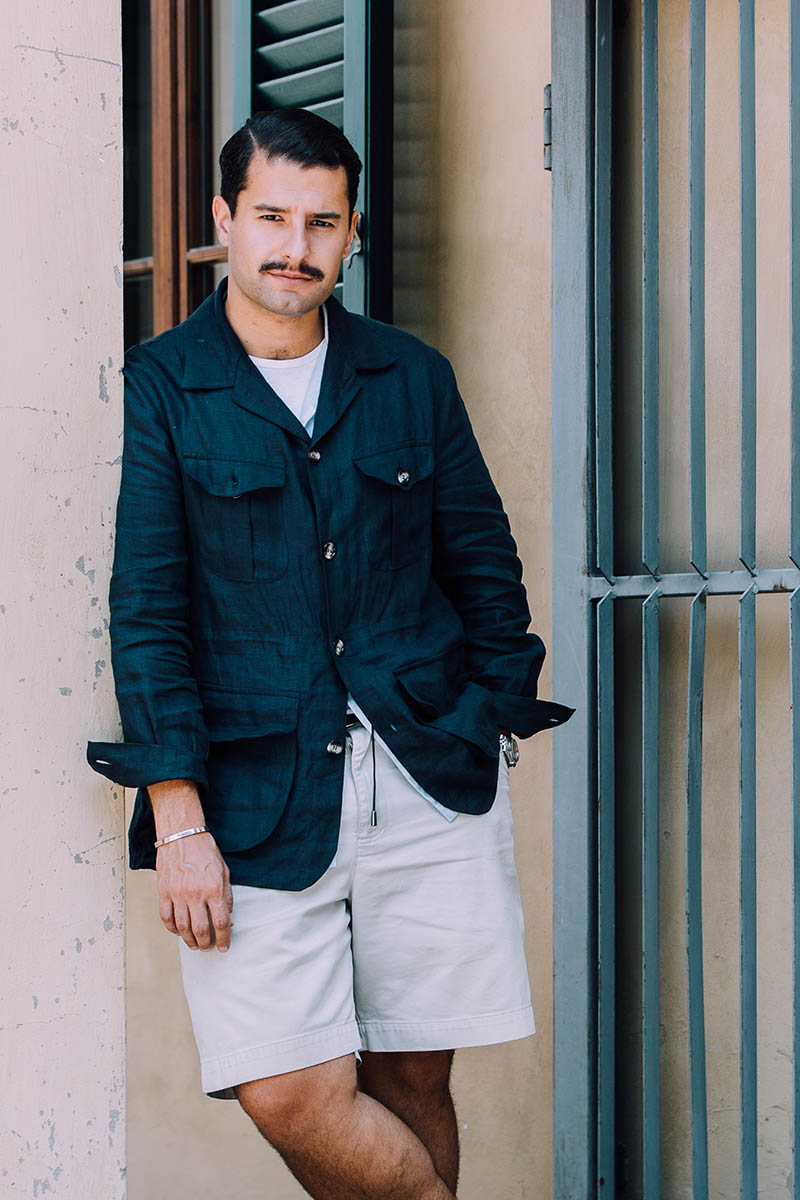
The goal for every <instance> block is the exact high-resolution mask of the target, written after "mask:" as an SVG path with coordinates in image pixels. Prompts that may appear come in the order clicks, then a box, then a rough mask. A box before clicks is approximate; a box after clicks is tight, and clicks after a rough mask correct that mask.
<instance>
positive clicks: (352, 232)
mask: <svg viewBox="0 0 800 1200" xmlns="http://www.w3.org/2000/svg"><path fill="white" fill-rule="evenodd" d="M360 220H361V213H360V212H358V211H357V210H355V211H354V212H353V216H352V218H351V221H350V229H349V230H348V233H347V241H346V242H345V244H344V250H343V251H342V261H344V260H345V259H346V258H348V257H349V255H350V251H351V249H352V245H353V238H356V246H358V245H359V241H358V232H357V230H358V222H359V221H360Z"/></svg>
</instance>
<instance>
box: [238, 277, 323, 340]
mask: <svg viewBox="0 0 800 1200" xmlns="http://www.w3.org/2000/svg"><path fill="white" fill-rule="evenodd" d="M225 315H226V316H227V318H228V321H229V322H230V325H231V328H232V329H233V332H234V333H235V334H236V336H237V337H238V339H239V341H240V342H241V343H242V345H243V346H244V348H245V350H246V351H247V353H248V354H252V355H253V356H254V357H255V358H301V357H302V356H303V355H304V354H310V353H311V351H312V350H313V349H314V347H315V346H318V345H319V343H320V342H321V341H322V337H323V333H324V330H325V326H324V321H323V316H322V309H321V308H313V309H312V310H311V311H310V312H307V313H303V314H302V315H300V316H297V317H283V316H281V315H280V314H279V313H271V312H267V310H266V309H264V308H262V307H261V305H260V304H255V303H254V302H253V301H252V300H250V299H249V297H248V296H245V295H244V294H243V293H242V292H240V291H239V289H238V288H236V287H235V286H234V287H232V286H231V281H230V278H229V280H228V296H227V299H226V301H225Z"/></svg>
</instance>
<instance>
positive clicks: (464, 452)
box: [433, 359, 572, 737]
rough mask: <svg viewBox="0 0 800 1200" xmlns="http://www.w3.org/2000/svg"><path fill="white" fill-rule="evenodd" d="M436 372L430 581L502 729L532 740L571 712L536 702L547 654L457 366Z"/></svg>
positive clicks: (471, 676)
mask: <svg viewBox="0 0 800 1200" xmlns="http://www.w3.org/2000/svg"><path fill="white" fill-rule="evenodd" d="M439 367H440V372H441V373H440V376H439V382H438V392H437V420H436V442H437V444H436V475H435V481H434V487H435V493H434V514H433V521H434V525H433V575H434V578H435V580H436V582H437V583H438V585H439V587H440V588H441V590H442V591H443V592H444V593H445V595H446V596H447V597H448V599H449V600H450V602H451V603H452V604H453V606H454V607H455V609H456V610H457V611H458V613H459V615H460V617H461V620H462V623H463V625H464V631H465V635H466V663H467V672H468V676H469V680H470V683H471V684H472V685H475V686H478V687H481V688H483V689H485V690H486V691H488V692H489V693H490V694H491V696H492V701H493V706H494V710H495V715H496V719H497V724H498V727H499V728H501V729H503V730H504V731H508V730H513V731H514V732H515V733H516V734H517V735H518V736H520V737H529V736H530V735H531V734H533V733H536V732H537V731H538V730H540V729H545V728H550V727H552V726H554V725H559V724H561V723H562V722H563V721H565V720H567V719H568V717H569V716H570V715H571V713H572V710H571V709H569V708H565V707H564V706H563V705H560V704H554V703H552V702H550V701H544V700H539V699H537V694H536V689H537V680H538V677H539V672H540V671H541V667H542V662H543V661H544V655H545V649H544V644H543V642H542V640H541V638H540V637H539V636H538V635H537V634H535V633H529V632H528V631H527V630H528V625H529V623H530V612H529V610H528V604H527V599H526V596H525V589H524V587H523V585H522V565H521V563H520V561H519V558H518V556H517V547H516V544H515V542H514V539H513V537H512V536H511V530H510V527H509V523H508V518H507V516H506V514H505V512H504V510H503V506H502V502H501V500H500V497H499V496H498V494H497V490H496V488H495V486H494V484H493V483H492V480H491V477H490V475H489V471H488V469H487V467H486V463H485V462H484V460H483V456H482V455H481V452H480V449H479V447H478V443H477V441H476V440H475V435H474V433H473V431H472V426H471V424H470V420H469V417H468V415H467V411H466V409H465V407H464V402H463V400H462V399H461V396H460V395H459V393H458V388H457V386H456V381H455V377H454V375H453V371H452V368H451V367H450V365H449V363H447V362H446V361H445V360H444V359H441V360H440V362H439ZM468 686H469V685H468Z"/></svg>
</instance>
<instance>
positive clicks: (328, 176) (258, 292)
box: [213, 151, 358, 317]
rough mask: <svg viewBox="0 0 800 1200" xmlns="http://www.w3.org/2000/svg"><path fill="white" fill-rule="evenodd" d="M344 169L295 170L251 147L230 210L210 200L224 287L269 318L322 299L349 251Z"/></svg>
mask: <svg viewBox="0 0 800 1200" xmlns="http://www.w3.org/2000/svg"><path fill="white" fill-rule="evenodd" d="M348 209H349V205H348V199H347V175H346V173H345V170H344V167H336V168H334V169H331V168H329V167H302V166H300V165H299V164H298V163H293V162H288V161H287V160H286V159H284V158H271V159H270V158H267V157H266V155H264V154H262V153H261V152H259V151H256V152H255V154H254V155H253V158H252V160H251V162H250V167H249V170H248V173H247V186H246V187H245V188H244V189H243V190H242V191H241V192H240V193H239V197H238V199H237V202H236V215H235V216H234V217H231V214H230V209H229V208H228V205H227V204H226V203H225V201H224V200H223V199H222V197H221V196H215V197H214V208H213V211H214V221H215V224H216V226H217V232H218V234H219V239H220V241H221V242H222V244H223V246H227V247H228V277H229V288H233V287H235V288H237V289H238V290H239V291H240V292H242V293H243V294H244V295H245V296H247V297H248V299H250V300H251V301H253V302H254V303H255V304H257V305H259V306H260V307H261V308H263V309H265V310H266V311H267V312H270V313H274V314H276V315H277V316H284V317H299V316H302V315H303V314H304V313H308V312H311V311H312V310H313V309H315V308H317V307H318V306H319V305H320V304H322V302H323V301H324V300H327V298H328V296H330V294H331V292H332V291H333V288H334V286H335V284H336V279H337V277H338V274H339V265H340V263H341V261H342V259H343V258H344V257H345V255H346V254H347V253H348V252H349V250H350V243H351V241H352V239H353V234H354V232H355V227H356V222H357V220H358V213H353V217H352V220H351V219H350V217H349V212H348Z"/></svg>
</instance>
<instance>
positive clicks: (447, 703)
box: [394, 639, 466, 720]
mask: <svg viewBox="0 0 800 1200" xmlns="http://www.w3.org/2000/svg"><path fill="white" fill-rule="evenodd" d="M394 677H395V679H396V680H397V682H398V683H399V684H400V687H401V688H402V689H403V691H404V692H405V693H406V695H407V696H408V698H409V699H410V700H411V701H412V702H413V703H414V704H415V705H416V707H417V709H418V710H419V711H420V713H421V714H422V715H423V717H425V718H426V719H427V720H430V719H431V718H433V717H438V716H439V714H440V713H445V712H447V711H448V710H449V709H450V708H451V707H452V706H453V704H454V702H455V700H456V697H457V696H458V694H459V693H460V692H461V690H462V688H463V686H464V683H465V682H466V669H465V667H464V643H463V641H462V640H461V639H459V640H458V641H457V642H453V643H452V644H451V645H449V646H447V647H446V648H445V649H444V650H441V651H440V652H439V653H438V654H437V655H436V656H435V657H432V658H424V659H418V660H417V661H416V662H412V663H409V664H408V665H406V666H403V667H397V668H396V669H395V672H394Z"/></svg>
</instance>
